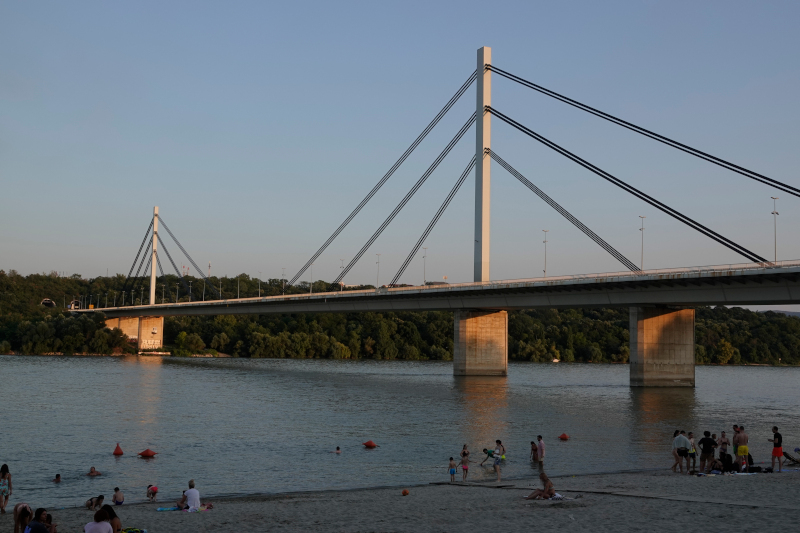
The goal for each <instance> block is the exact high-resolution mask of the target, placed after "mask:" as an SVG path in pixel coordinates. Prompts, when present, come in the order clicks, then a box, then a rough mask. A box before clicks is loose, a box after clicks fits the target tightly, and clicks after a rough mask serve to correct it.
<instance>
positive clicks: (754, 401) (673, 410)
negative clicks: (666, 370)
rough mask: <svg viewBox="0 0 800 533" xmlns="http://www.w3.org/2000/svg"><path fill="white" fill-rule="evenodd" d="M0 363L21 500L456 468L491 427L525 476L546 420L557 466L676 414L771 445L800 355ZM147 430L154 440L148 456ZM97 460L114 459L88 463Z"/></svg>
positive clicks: (6, 456) (643, 454)
mask: <svg viewBox="0 0 800 533" xmlns="http://www.w3.org/2000/svg"><path fill="white" fill-rule="evenodd" d="M0 369H2V373H1V374H0V375H1V376H2V378H1V381H0V382H1V383H2V385H0V390H2V392H3V394H2V397H0V463H7V464H8V465H9V467H10V470H11V473H12V475H13V484H14V495H13V496H12V498H11V501H10V504H11V505H12V506H13V503H15V502H19V501H27V502H29V503H31V505H33V506H34V507H37V506H40V505H42V506H49V507H64V506H75V505H80V504H81V503H82V502H83V501H84V500H86V499H87V498H89V497H90V496H96V495H98V494H104V495H105V496H106V498H107V499H110V497H111V494H112V493H113V488H114V487H115V486H118V487H120V488H121V489H122V490H123V492H124V493H125V494H126V500H127V501H128V502H133V501H143V500H144V499H145V487H146V486H147V485H148V484H154V485H157V486H158V487H159V488H160V500H161V501H166V500H170V501H171V500H173V499H176V498H178V497H179V496H180V494H181V490H183V489H185V488H186V483H187V481H188V480H189V479H190V478H194V479H195V480H196V482H197V487H198V488H199V489H200V491H201V494H202V495H203V497H204V498H207V497H209V498H210V497H214V496H223V495H224V496H228V495H244V494H253V493H276V492H287V491H301V490H319V489H331V488H355V487H368V486H401V485H404V484H413V483H425V482H429V481H446V480H448V479H449V476H448V474H447V470H446V468H447V462H448V458H449V457H450V456H453V457H457V456H458V453H459V451H460V450H461V446H462V445H463V444H465V443H466V444H468V445H469V447H470V450H471V451H472V452H473V453H472V457H473V459H477V460H478V461H480V460H481V459H482V458H483V456H482V455H481V454H480V451H481V449H482V448H485V447H491V446H492V445H493V443H494V441H495V439H498V438H499V439H502V441H503V443H504V444H505V445H506V449H507V454H506V457H507V459H506V461H505V463H504V465H503V475H504V477H520V476H524V475H531V474H533V473H535V471H534V469H533V468H532V467H531V463H530V462H529V460H528V454H529V449H530V441H531V440H535V438H536V435H543V437H544V440H545V442H546V445H547V453H546V461H545V465H546V471H547V472H548V473H550V474H553V475H556V474H577V473H586V472H603V471H612V470H623V469H634V468H652V467H668V466H669V465H670V464H671V463H670V459H671V455H670V449H671V448H670V444H671V437H672V432H673V431H674V429H678V428H680V429H686V430H687V431H694V432H695V433H702V431H703V430H706V429H707V430H709V431H713V432H716V433H719V432H720V431H722V430H727V431H728V432H729V435H730V427H731V425H732V424H734V423H739V424H744V425H745V426H746V428H747V432H748V433H749V434H750V437H751V453H752V455H753V457H754V458H755V460H756V461H762V460H763V461H769V452H770V447H771V444H770V443H768V442H767V439H768V438H771V437H772V434H771V432H770V427H771V426H772V425H773V424H774V425H778V426H779V427H780V428H781V432H782V434H783V436H784V448H786V449H789V450H791V449H794V447H795V446H800V410H799V409H798V405H800V388H799V387H797V383H798V378H800V368H772V367H705V366H701V367H697V388H696V389H693V390H692V389H669V390H665V389H662V390H658V389H631V388H630V387H628V367H627V366H626V365H592V364H588V365H578V364H575V365H567V364H525V363H517V364H514V363H512V364H510V365H509V375H508V378H477V377H476V378H455V377H453V375H452V365H451V364H450V363H439V362H422V363H414V362H388V361H329V360H269V359H261V360H248V359H177V358H163V359H162V358H159V357H121V358H117V357H87V358H80V357H45V356H41V357H17V356H0ZM562 433H567V434H568V435H570V436H571V439H570V440H569V441H567V442H561V441H559V440H558V439H557V436H558V435H560V434H562ZM369 439H372V440H374V441H375V442H377V443H378V444H379V445H380V447H379V448H377V449H375V450H365V449H364V448H363V446H361V444H360V443H361V442H364V441H366V440H369ZM117 442H119V443H120V444H121V446H122V449H123V450H124V452H125V455H123V456H122V457H119V458H116V457H114V456H113V455H112V451H113V450H114V447H115V445H116V443H117ZM336 446H340V447H341V448H342V450H343V453H342V454H341V455H335V454H332V453H329V452H330V451H331V450H334V449H335V447H336ZM145 448H151V449H153V450H155V451H157V452H158V455H157V456H156V458H155V459H141V458H138V457H137V456H136V453H137V452H139V451H142V450H144V449H145ZM488 464H489V463H488V462H487V465H488ZM91 466H95V467H97V469H98V470H100V471H101V472H102V473H103V475H102V476H101V477H97V478H89V477H86V476H85V475H84V474H85V473H86V472H88V470H89V467H91ZM471 466H472V468H471V469H470V474H469V477H470V479H472V480H489V479H492V476H493V473H492V471H491V467H490V466H486V467H480V466H479V464H477V463H476V464H474V465H471ZM56 473H60V474H61V476H62V478H63V480H64V481H63V482H62V483H61V484H58V485H56V484H54V483H52V482H51V481H50V480H51V479H52V478H53V477H54V476H55V474H56Z"/></svg>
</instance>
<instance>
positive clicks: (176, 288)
mask: <svg viewBox="0 0 800 533" xmlns="http://www.w3.org/2000/svg"><path fill="white" fill-rule="evenodd" d="M180 290H181V284H180V283H176V284H175V303H178V293H179V292H180Z"/></svg>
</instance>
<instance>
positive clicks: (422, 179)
mask: <svg viewBox="0 0 800 533" xmlns="http://www.w3.org/2000/svg"><path fill="white" fill-rule="evenodd" d="M475 116H476V113H473V114H472V116H471V117H469V120H467V121H466V122H465V123H464V125H463V126H461V129H460V130H458V133H456V135H455V137H453V138H452V139H451V140H450V142H449V143H447V146H445V148H444V150H442V153H440V154H439V156H438V157H437V158H436V159H435V160H434V162H433V163H431V166H430V167H428V170H426V171H425V173H424V174H422V177H420V178H419V180H417V182H416V183H415V184H414V186H413V187H412V188H411V190H410V191H408V193H407V194H406V195H405V197H404V198H403V199H402V200H401V201H400V203H399V204H397V207H395V208H394V211H392V213H391V214H390V215H389V216H388V217H387V218H386V220H384V221H383V224H381V226H380V227H379V228H378V230H377V231H376V232H375V233H374V234H373V235H372V237H370V239H369V240H368V241H367V243H366V244H365V245H364V246H363V247H362V248H361V250H359V252H358V253H357V254H356V256H355V257H354V258H353V259H352V261H350V263H348V264H347V266H346V267H345V268H344V270H342V273H341V274H339V277H338V278H336V280H334V283H339V282H340V281H342V278H344V277H345V276H346V275H347V273H348V272H350V269H351V268H353V266H354V265H355V264H356V263H357V262H358V260H359V259H361V256H362V255H364V253H365V252H366V251H367V249H368V248H369V247H370V246H372V243H373V242H375V239H377V238H378V237H379V236H380V234H381V233H383V230H385V229H386V227H387V226H388V225H389V224H390V223H391V222H392V220H394V217H395V216H397V213H399V212H400V210H401V209H403V207H405V205H406V204H407V203H408V201H409V200H411V197H412V196H414V193H416V192H417V191H418V190H419V188H420V187H422V184H423V183H425V181H426V180H427V179H428V177H429V176H430V175H431V174H432V173H433V171H434V170H436V167H438V166H439V163H441V162H442V160H443V159H444V158H445V157H447V154H449V153H450V150H452V149H453V147H454V146H455V145H456V144H457V143H458V141H460V140H461V137H463V136H464V134H465V133H466V132H467V130H468V129H469V128H470V127H471V126H472V124H473V123H474V122H475Z"/></svg>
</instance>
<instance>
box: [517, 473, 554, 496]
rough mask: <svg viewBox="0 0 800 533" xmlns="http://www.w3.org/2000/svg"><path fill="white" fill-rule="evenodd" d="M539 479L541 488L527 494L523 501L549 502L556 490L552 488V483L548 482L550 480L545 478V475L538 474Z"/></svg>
mask: <svg viewBox="0 0 800 533" xmlns="http://www.w3.org/2000/svg"><path fill="white" fill-rule="evenodd" d="M539 479H541V480H542V488H541V489H536V490H535V491H533V492H531V493H530V494H528V495H527V496H526V497H525V498H524V499H525V500H549V499H550V498H552V497H553V496H555V494H556V489H555V487H554V486H553V482H552V481H550V478H549V477H547V474H545V473H544V472H542V473H541V474H539Z"/></svg>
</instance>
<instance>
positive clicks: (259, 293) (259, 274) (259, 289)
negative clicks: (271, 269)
mask: <svg viewBox="0 0 800 533" xmlns="http://www.w3.org/2000/svg"><path fill="white" fill-rule="evenodd" d="M258 297H259V298H261V271H260V270H259V271H258Z"/></svg>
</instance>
